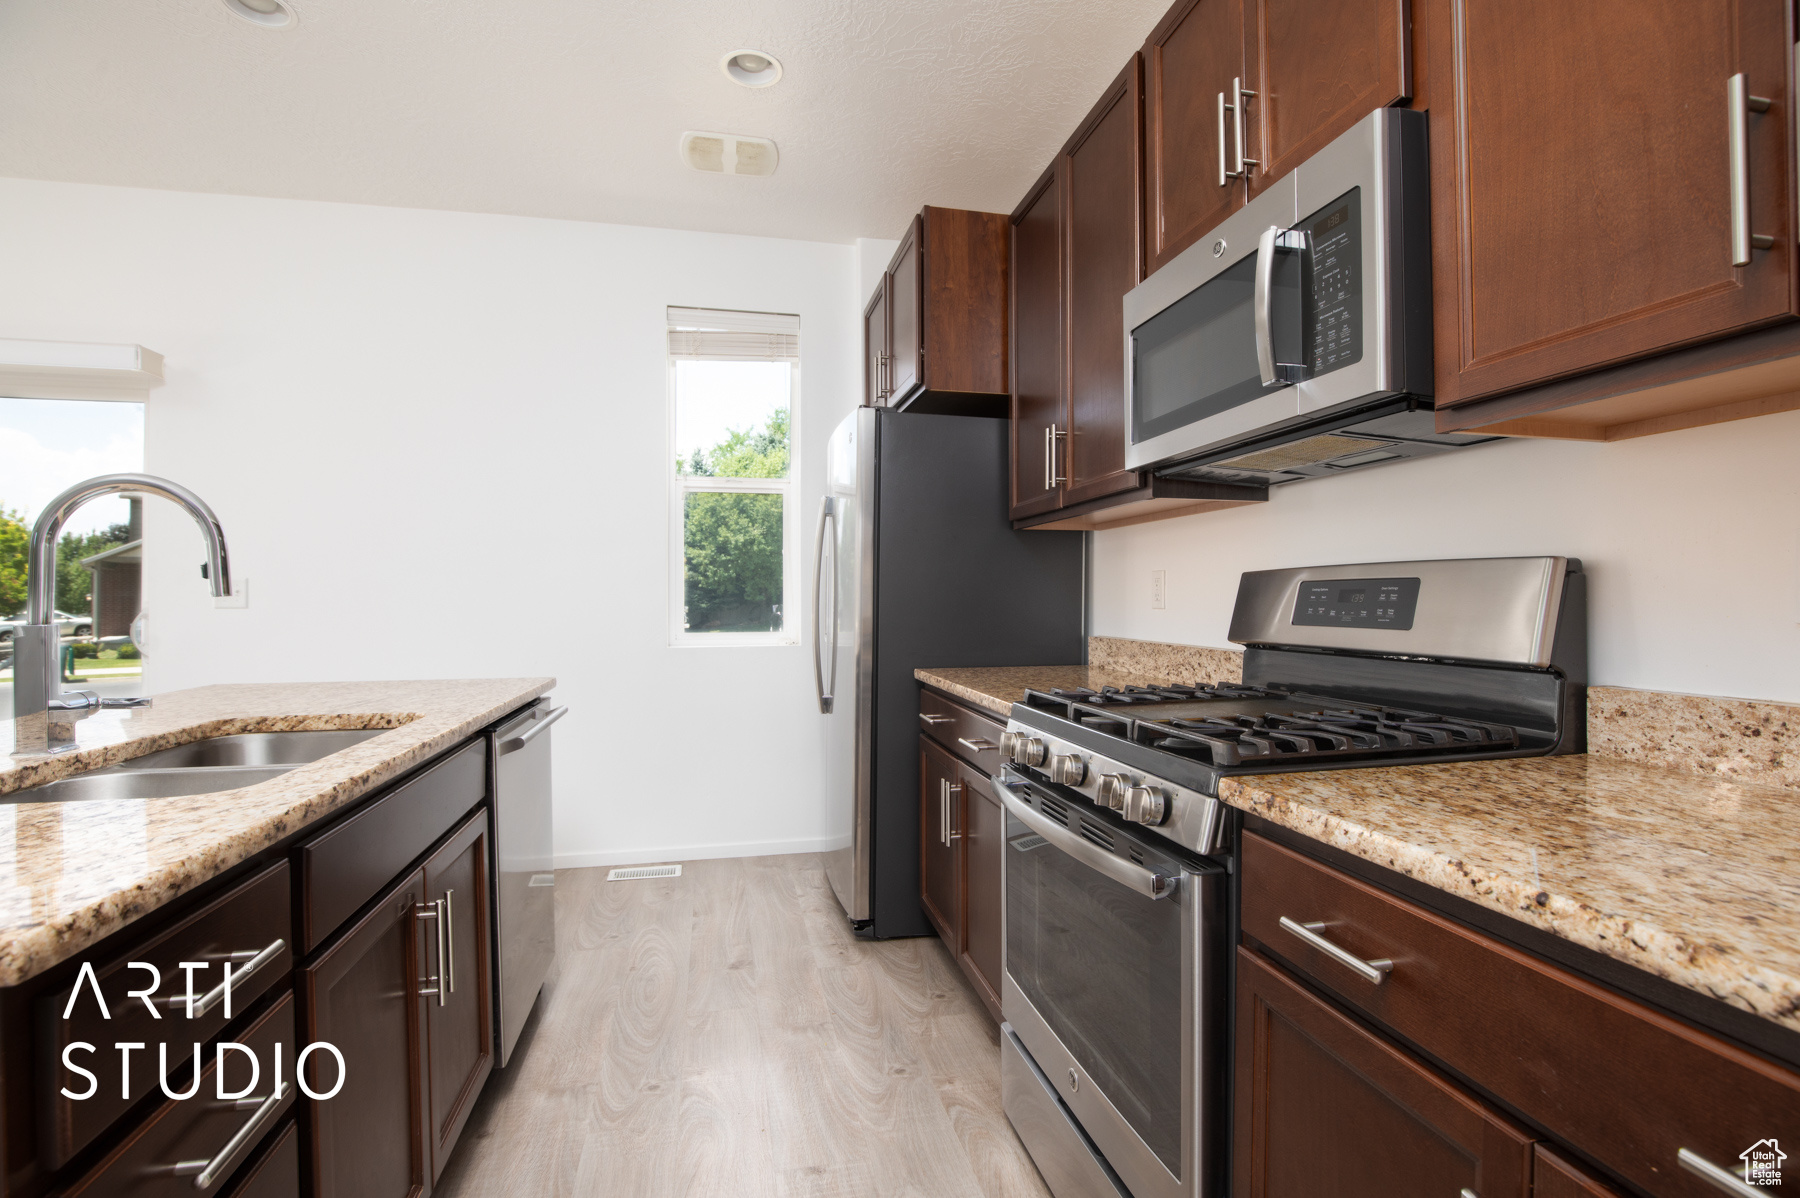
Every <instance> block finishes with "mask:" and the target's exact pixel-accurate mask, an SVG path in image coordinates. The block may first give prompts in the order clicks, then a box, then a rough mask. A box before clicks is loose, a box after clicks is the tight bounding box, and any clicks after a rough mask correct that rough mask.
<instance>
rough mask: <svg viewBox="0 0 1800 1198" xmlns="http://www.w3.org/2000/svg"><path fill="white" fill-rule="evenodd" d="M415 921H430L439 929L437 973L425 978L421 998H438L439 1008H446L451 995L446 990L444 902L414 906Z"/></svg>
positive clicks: (416, 904) (421, 988)
mask: <svg viewBox="0 0 1800 1198" xmlns="http://www.w3.org/2000/svg"><path fill="white" fill-rule="evenodd" d="M413 918H414V919H429V920H430V921H431V922H432V926H433V927H435V928H436V929H437V970H438V971H437V972H436V973H433V974H427V975H426V976H425V982H426V983H428V984H426V985H421V986H420V988H419V997H420V998H436V999H437V1001H438V1006H440V1007H441V1006H445V1005H447V1004H448V1003H449V1001H450V993H449V991H448V990H446V989H445V988H444V900H443V899H433V900H432V901H431V902H429V903H415V904H414V905H413Z"/></svg>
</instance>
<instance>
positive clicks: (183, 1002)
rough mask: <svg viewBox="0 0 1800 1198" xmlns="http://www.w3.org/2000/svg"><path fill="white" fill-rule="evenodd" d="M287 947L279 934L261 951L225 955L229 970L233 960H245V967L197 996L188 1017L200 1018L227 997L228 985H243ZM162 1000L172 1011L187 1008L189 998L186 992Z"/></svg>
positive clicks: (249, 950) (251, 950)
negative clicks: (245, 980)
mask: <svg viewBox="0 0 1800 1198" xmlns="http://www.w3.org/2000/svg"><path fill="white" fill-rule="evenodd" d="M286 947H287V941H286V940H283V939H282V938H281V937H279V936H277V937H276V938H275V941H274V943H272V944H270V945H269V946H268V947H267V948H264V949H262V950H260V951H258V950H256V949H246V950H244V951H242V952H235V953H230V954H228V955H227V956H226V957H225V968H226V969H227V970H229V969H230V968H231V964H232V962H233V961H244V967H243V968H242V969H240V970H239V971H238V972H236V973H234V974H230V975H229V977H228V980H227V981H223V982H220V983H219V984H218V985H217V986H214V987H213V988H212V989H211V990H208V991H207V992H206V993H205V994H202V995H201V996H200V997H199V998H196V999H195V1000H194V1009H193V1013H192V1014H191V1015H189V1016H188V1018H190V1019H198V1018H200V1016H202V1015H204V1014H206V1013H207V1012H208V1011H210V1010H212V1009H213V1008H214V1007H216V1006H218V1005H219V1003H221V1002H222V1001H224V999H225V990H226V987H227V986H241V985H243V984H244V979H246V978H248V977H249V976H250V975H251V974H253V973H255V972H256V971H257V970H259V969H261V968H262V967H263V966H265V965H267V964H268V963H269V962H270V961H273V960H274V959H275V956H276V954H278V953H279V952H281V950H282V949H284V948H286ZM246 957H248V958H249V960H247V961H245V960H244V958H246ZM162 1001H163V1002H164V1004H166V1005H167V1006H168V1008H169V1009H170V1010H171V1011H181V1010H186V1009H187V1001H188V1000H187V995H185V994H177V995H175V996H174V997H173V998H165V999H163V1000H162Z"/></svg>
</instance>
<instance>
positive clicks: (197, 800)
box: [0, 678, 556, 986]
mask: <svg viewBox="0 0 1800 1198" xmlns="http://www.w3.org/2000/svg"><path fill="white" fill-rule="evenodd" d="M555 685H556V680H555V679H554V678H481V679H462V680H451V681H428V682H305V683H284V684H273V683H271V684H246V685H237V686H208V687H200V688H197V689H194V690H186V691H175V692H172V693H170V694H164V695H157V696H156V703H155V705H154V706H152V707H148V708H141V709H136V710H109V711H103V712H100V713H99V714H97V715H94V716H91V717H90V718H88V719H86V720H83V721H81V723H80V724H78V725H77V737H76V743H77V745H78V746H79V747H78V748H76V749H73V750H70V751H68V752H64V753H59V754H56V755H55V756H51V757H20V756H0V795H8V796H10V795H13V794H14V792H17V791H20V790H23V789H24V788H26V787H30V786H33V785H36V784H38V783H41V782H49V781H52V780H54V779H56V778H61V777H66V776H69V775H71V774H75V773H80V772H82V771H85V770H90V769H97V768H100V767H102V766H107V765H113V764H116V763H118V762H121V761H126V760H128V759H130V758H133V757H139V756H142V755H143V754H145V753H150V752H153V751H155V750H158V749H166V748H170V747H172V746H174V745H180V744H186V743H188V742H189V741H195V740H202V739H205V738H208V737H214V736H227V735H230V734H232V733H238V732H292V731H312V730H319V729H334V728H386V729H389V731H387V732H385V733H383V734H382V735H380V736H377V737H373V738H371V739H369V740H367V741H365V742H363V743H362V744H360V745H356V746H354V747H352V748H349V749H345V750H343V751H342V752H338V753H334V754H332V755H331V756H329V757H325V758H322V759H320V760H319V761H315V762H313V763H311V764H309V765H302V766H298V767H296V768H295V769H293V770H290V771H288V772H287V773H284V774H282V775H280V776H279V777H277V778H273V779H270V780H269V781H267V782H262V783H258V784H257V785H255V786H246V787H242V788H240V789H237V790H228V791H219V792H215V793H213V794H205V795H189V796H184V797H181V798H169V799H89V800H85V801H80V800H78V801H72V802H64V803H27V802H20V801H18V800H17V799H16V798H11V799H8V800H7V801H4V802H0V986H14V985H17V984H18V983H20V982H22V981H25V980H26V979H28V978H31V977H34V976H35V975H37V974H39V973H41V972H42V971H44V970H45V969H47V968H49V967H50V966H52V965H55V964H56V963H57V962H59V961H64V960H67V959H68V958H69V957H72V956H74V955H75V954H76V953H79V952H81V951H82V950H83V949H85V948H87V947H88V946H89V945H91V944H93V943H95V942H96V941H98V940H100V939H102V938H103V937H105V936H107V935H109V934H111V933H112V932H115V931H117V930H118V929H120V928H122V927H124V926H125V925H126V924H129V923H131V922H132V921H133V920H135V919H137V918H139V917H140V916H142V915H144V914H146V913H148V912H150V911H154V910H155V909H156V908H158V907H160V906H162V905H163V904H164V903H167V902H169V901H170V900H172V899H175V898H177V897H179V896H181V895H183V894H186V893H187V892H188V891H190V890H192V889H193V888H194V887H196V886H198V885H199V884H201V883H202V882H205V881H207V880H208V879H210V878H214V877H217V876H218V875H219V874H221V873H223V872H225V871H226V870H228V869H230V868H231V867H232V866H234V865H236V864H237V863H238V862H240V861H243V860H245V859H246V858H248V857H251V856H253V855H254V854H256V853H258V852H260V851H261V850H263V849H265V848H268V847H269V846H270V845H273V844H275V843H277V842H279V841H281V840H284V839H286V838H287V837H289V836H291V835H293V834H294V833H295V832H297V831H299V830H300V829H301V828H304V827H306V826H307V825H308V824H311V823H314V822H317V821H318V820H320V819H323V818H325V817H326V816H328V815H331V814H332V813H333V812H336V811H339V810H342V809H343V808H345V807H347V806H349V805H350V804H352V803H354V802H356V800H358V799H360V798H362V797H363V796H364V795H366V794H368V793H369V792H370V791H372V790H374V789H375V788H377V787H378V786H380V785H382V784H383V783H385V782H387V781H389V780H390V779H393V778H396V777H398V776H399V775H401V774H403V773H405V772H406V771H408V770H410V769H411V768H413V767H414V766H416V765H418V764H420V763H421V762H424V761H426V760H428V759H430V758H431V757H434V756H436V755H437V754H438V753H441V752H442V751H444V750H445V749H448V748H450V747H452V746H453V745H455V744H456V743H457V742H458V741H461V740H464V739H466V738H467V737H468V736H470V735H471V734H472V733H474V732H476V731H477V730H478V729H480V728H482V727H483V726H485V725H487V724H489V723H491V722H492V721H494V720H496V719H498V718H499V717H501V716H503V715H505V714H506V713H507V712H509V711H513V710H514V709H516V708H519V707H521V706H523V705H524V704H526V703H528V702H530V701H531V700H532V699H535V698H537V697H538V696H539V695H542V694H544V693H546V692H548V691H549V690H550V689H551V688H552V687H554V686H555ZM12 744H13V729H12V723H11V721H3V722H0V745H5V746H8V747H9V748H10V746H11V745H12Z"/></svg>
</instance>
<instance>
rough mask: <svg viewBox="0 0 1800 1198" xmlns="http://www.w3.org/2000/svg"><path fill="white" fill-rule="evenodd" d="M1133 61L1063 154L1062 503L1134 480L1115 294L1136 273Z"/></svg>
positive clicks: (1137, 141) (1139, 250) (1139, 158)
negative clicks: (1065, 391) (1065, 369)
mask: <svg viewBox="0 0 1800 1198" xmlns="http://www.w3.org/2000/svg"><path fill="white" fill-rule="evenodd" d="M1140 63H1141V59H1140V58H1139V57H1138V56H1137V55H1135V54H1134V55H1132V58H1131V63H1130V64H1129V65H1128V66H1127V67H1126V68H1125V69H1124V70H1123V71H1121V72H1120V73H1119V77H1118V78H1117V79H1115V80H1114V81H1113V85H1112V87H1110V88H1108V89H1107V92H1106V95H1104V96H1103V97H1101V99H1100V103H1099V104H1098V105H1096V106H1095V108H1094V111H1093V113H1092V114H1091V115H1090V116H1089V117H1088V119H1087V120H1086V121H1085V122H1084V123H1083V124H1082V127H1081V128H1080V129H1079V130H1077V131H1076V134H1075V137H1074V138H1073V139H1071V141H1070V142H1069V149H1068V152H1067V159H1068V162H1067V167H1066V173H1067V175H1068V186H1067V189H1066V191H1065V193H1064V201H1065V204H1066V216H1065V219H1064V221H1063V227H1064V230H1065V235H1066V242H1065V244H1066V247H1067V249H1066V253H1067V262H1068V270H1067V278H1068V298H1067V301H1066V303H1067V305H1068V313H1069V319H1068V328H1067V337H1068V346H1069V404H1068V430H1069V435H1068V438H1067V441H1066V445H1065V447H1064V451H1063V454H1062V458H1063V464H1064V470H1063V473H1064V474H1066V475H1067V483H1066V485H1065V487H1064V489H1063V502H1064V503H1065V504H1070V503H1080V502H1082V501H1084V500H1088V499H1098V498H1100V497H1101V496H1103V495H1112V494H1114V493H1116V492H1119V491H1129V490H1131V489H1132V488H1133V487H1136V486H1138V485H1139V481H1140V480H1139V478H1138V473H1137V471H1135V470H1127V469H1125V319H1124V309H1123V300H1124V297H1125V293H1126V292H1127V291H1130V290H1131V289H1132V288H1133V287H1136V286H1137V285H1138V280H1139V279H1141V278H1142V277H1143V260H1144V251H1143V244H1144V242H1143V233H1142V218H1141V216H1140V214H1141V213H1142V212H1143V194H1142V193H1143V188H1142V184H1141V182H1140V181H1141V180H1142V179H1143V145H1144V104H1143V94H1142V88H1141V86H1140V83H1141V75H1142V70H1141V66H1140Z"/></svg>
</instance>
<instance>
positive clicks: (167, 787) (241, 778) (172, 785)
mask: <svg viewBox="0 0 1800 1198" xmlns="http://www.w3.org/2000/svg"><path fill="white" fill-rule="evenodd" d="M182 747H183V748H186V747H187V746H185V745H184V746H182ZM293 768H294V767H293V766H291V765H257V766H225V767H214V768H212V769H186V770H170V769H161V770H144V769H140V770H120V769H111V770H96V771H95V772H93V773H91V774H77V775H76V776H75V777H73V778H59V779H58V780H56V781H55V782H46V783H44V784H43V785H42V786H32V787H27V788H26V789H24V790H15V791H14V792H12V793H11V794H9V795H4V796H0V803H68V802H76V801H79V800H83V799H173V798H179V797H180V796H182V795H203V794H212V793H214V792H215V791H221V790H236V789H237V788H238V787H240V786H254V785H256V784H257V783H258V782H267V781H268V780H269V779H270V778H279V777H280V776H281V775H282V774H285V773H287V772H288V771H289V770H291V769H293Z"/></svg>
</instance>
